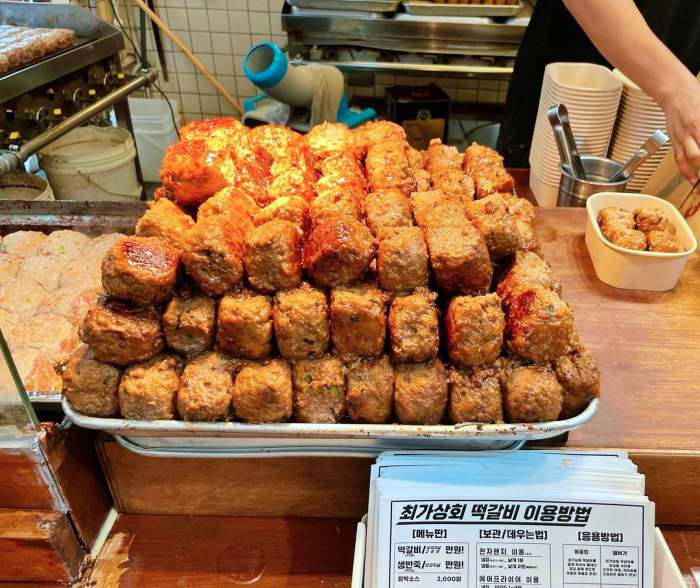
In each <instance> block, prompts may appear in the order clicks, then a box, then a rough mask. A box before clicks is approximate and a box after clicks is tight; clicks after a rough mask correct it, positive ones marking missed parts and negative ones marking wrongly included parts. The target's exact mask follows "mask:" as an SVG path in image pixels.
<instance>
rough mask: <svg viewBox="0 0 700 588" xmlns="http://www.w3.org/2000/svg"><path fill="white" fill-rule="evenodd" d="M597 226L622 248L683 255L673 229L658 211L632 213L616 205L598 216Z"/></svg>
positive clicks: (642, 210) (662, 212)
mask: <svg viewBox="0 0 700 588" xmlns="http://www.w3.org/2000/svg"><path fill="white" fill-rule="evenodd" d="M598 225H599V226H600V231H601V233H603V235H604V236H605V238H606V239H607V240H608V241H610V242H611V243H613V244H615V245H618V246H619V247H624V248H625V249H634V250H637V251H656V252H657V253H682V252H683V247H681V244H680V243H679V242H678V237H677V236H676V226H675V225H674V224H673V223H672V222H671V219H669V218H668V215H667V214H666V213H665V212H664V211H663V210H661V209H660V208H647V209H637V210H635V211H634V212H632V211H631V210H626V209H624V208H620V207H618V206H608V207H607V208H603V210H601V211H600V212H599V213H598Z"/></svg>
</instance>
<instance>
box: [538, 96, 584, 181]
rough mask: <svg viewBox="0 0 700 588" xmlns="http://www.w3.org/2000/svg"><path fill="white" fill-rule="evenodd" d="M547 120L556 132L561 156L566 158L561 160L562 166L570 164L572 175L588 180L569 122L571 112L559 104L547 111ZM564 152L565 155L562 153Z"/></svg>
mask: <svg viewBox="0 0 700 588" xmlns="http://www.w3.org/2000/svg"><path fill="white" fill-rule="evenodd" d="M547 118H548V119H549V122H550V123H551V125H552V129H553V130H554V137H555V139H556V142H557V147H558V148H559V155H560V156H562V155H564V157H566V159H564V157H562V158H561V160H562V164H568V167H569V169H570V171H571V174H572V175H573V176H574V177H576V178H581V179H582V180H585V179H586V170H585V169H584V167H583V164H582V163H581V156H580V155H579V152H578V147H577V146H576V138H575V137H574V132H573V130H572V129H571V122H570V120H569V111H568V110H567V108H566V106H564V105H563V104H557V105H555V106H552V107H550V108H549V109H548V110H547ZM562 150H563V153H562Z"/></svg>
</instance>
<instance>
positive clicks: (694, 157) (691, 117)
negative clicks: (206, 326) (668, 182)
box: [661, 77, 700, 184]
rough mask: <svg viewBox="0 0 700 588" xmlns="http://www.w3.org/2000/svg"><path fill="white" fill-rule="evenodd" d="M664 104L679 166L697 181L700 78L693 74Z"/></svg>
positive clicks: (699, 150)
mask: <svg viewBox="0 0 700 588" xmlns="http://www.w3.org/2000/svg"><path fill="white" fill-rule="evenodd" d="M661 107H662V108H663V109H664V111H665V112H666V129H667V131H668V134H669V137H670V139H671V144H672V145H673V151H674V154H675V156H676V163H677V164H678V169H679V170H680V171H681V173H682V174H683V175H684V176H685V177H686V179H687V180H688V181H689V182H691V183H693V184H694V183H695V182H697V180H698V170H700V81H698V80H697V79H695V78H693V77H690V78H689V79H688V80H687V81H686V82H684V83H683V84H682V85H681V86H679V87H677V88H676V90H675V91H674V92H673V93H672V95H670V96H669V98H668V99H667V100H665V101H664V102H663V103H661Z"/></svg>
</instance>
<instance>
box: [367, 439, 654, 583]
mask: <svg viewBox="0 0 700 588" xmlns="http://www.w3.org/2000/svg"><path fill="white" fill-rule="evenodd" d="M365 555H366V557H365V576H364V587H365V588H403V587H406V588H425V587H428V586H437V587H443V586H468V587H469V588H618V587H622V586H625V587H632V586H634V587H637V588H653V577H654V576H653V559H654V504H653V503H652V502H650V501H649V500H648V499H647V498H646V496H644V476H642V475H641V474H640V473H638V472H637V468H636V466H635V465H634V464H633V463H632V462H631V461H630V460H629V459H627V456H626V455H624V454H617V453H606V454H602V453H577V452H556V451H504V452H471V453H469V452H465V453H455V452H449V453H447V452H446V453H430V454H427V453H409V452H391V453H384V454H382V455H380V456H379V458H378V459H377V462H376V464H375V465H373V466H372V476H371V485H370V498H369V510H368V516H367V548H366V554H365Z"/></svg>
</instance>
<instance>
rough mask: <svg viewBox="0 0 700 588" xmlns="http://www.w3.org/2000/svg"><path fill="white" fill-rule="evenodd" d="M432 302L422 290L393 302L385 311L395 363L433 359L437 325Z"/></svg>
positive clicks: (436, 316) (432, 298)
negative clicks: (387, 317) (387, 314)
mask: <svg viewBox="0 0 700 588" xmlns="http://www.w3.org/2000/svg"><path fill="white" fill-rule="evenodd" d="M436 298H437V295H436V294H435V293H434V292H430V291H429V290H427V289H422V288H420V289H418V290H416V292H415V293H414V294H411V295H409V296H397V297H396V298H394V301H393V302H392V303H391V308H390V310H389V336H390V339H391V352H392V356H393V358H394V360H395V361H407V362H421V361H427V360H429V359H433V358H434V357H435V356H436V355H437V352H438V347H439V346H440V325H439V320H438V311H437V307H436V306H435V300H436Z"/></svg>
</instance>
